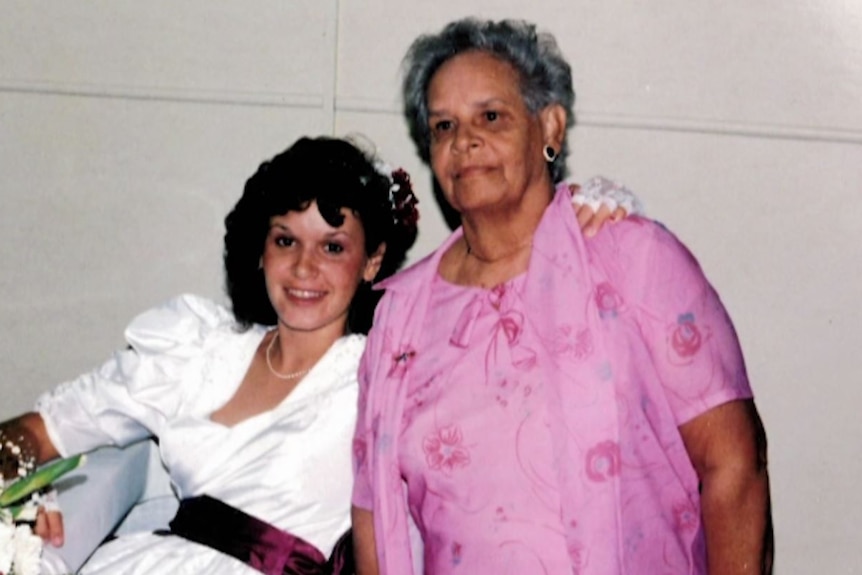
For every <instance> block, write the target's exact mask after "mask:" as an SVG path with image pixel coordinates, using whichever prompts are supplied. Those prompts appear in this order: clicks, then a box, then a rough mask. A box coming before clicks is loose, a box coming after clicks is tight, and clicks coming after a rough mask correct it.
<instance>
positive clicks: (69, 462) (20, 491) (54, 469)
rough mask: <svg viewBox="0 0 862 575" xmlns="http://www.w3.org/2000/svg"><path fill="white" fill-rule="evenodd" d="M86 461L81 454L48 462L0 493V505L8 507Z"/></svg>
mask: <svg viewBox="0 0 862 575" xmlns="http://www.w3.org/2000/svg"><path fill="white" fill-rule="evenodd" d="M85 461H86V457H85V456H84V455H83V454H80V455H75V456H74V457H69V458H66V459H61V460H60V461H55V462H53V463H49V464H48V465H46V466H44V467H42V468H40V469H39V470H38V471H36V472H35V473H31V474H30V475H28V476H27V477H22V478H21V479H18V480H17V481H15V482H14V483H12V484H11V485H9V486H8V487H7V488H6V489H4V490H3V492H2V493H0V507H8V506H10V505H11V504H13V503H15V502H16V501H19V500H21V499H23V498H24V497H27V496H28V495H30V494H31V493H33V492H35V491H39V490H40V489H42V488H43V487H46V486H48V485H50V484H51V483H53V482H54V481H55V480H56V479H57V478H59V477H61V476H63V475H65V474H67V473H69V472H70V471H72V470H73V469H77V468H78V467H80V466H81V465H83V464H84V462H85Z"/></svg>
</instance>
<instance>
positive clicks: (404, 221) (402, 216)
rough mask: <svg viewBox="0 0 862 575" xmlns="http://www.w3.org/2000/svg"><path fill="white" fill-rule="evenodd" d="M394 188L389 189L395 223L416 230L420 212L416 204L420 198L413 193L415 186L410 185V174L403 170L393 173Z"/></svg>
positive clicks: (399, 169)
mask: <svg viewBox="0 0 862 575" xmlns="http://www.w3.org/2000/svg"><path fill="white" fill-rule="evenodd" d="M391 179H392V186H391V187H390V188H389V201H390V202H392V210H393V212H394V215H395V222H396V223H400V224H401V225H403V226H405V227H410V228H415V227H416V224H417V222H418V221H419V210H417V209H416V204H418V203H419V198H417V197H416V194H414V193H413V185H412V184H411V183H410V174H408V173H407V172H406V171H404V169H403V168H398V169H397V170H395V171H393V172H392V178H391Z"/></svg>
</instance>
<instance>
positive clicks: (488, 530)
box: [353, 20, 771, 575]
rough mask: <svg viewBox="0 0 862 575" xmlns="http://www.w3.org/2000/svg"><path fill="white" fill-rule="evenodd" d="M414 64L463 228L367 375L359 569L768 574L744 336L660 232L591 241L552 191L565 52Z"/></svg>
mask: <svg viewBox="0 0 862 575" xmlns="http://www.w3.org/2000/svg"><path fill="white" fill-rule="evenodd" d="M406 65H407V66H406V69H407V71H406V79H405V81H404V97H405V108H406V115H407V119H408V123H409V125H410V131H411V134H412V137H413V139H414V142H415V143H416V145H417V147H418V149H419V152H420V154H421V156H422V157H423V158H424V159H425V160H426V161H427V162H429V163H430V165H431V168H432V170H433V172H434V175H435V177H436V179H437V181H438V182H439V184H440V186H441V187H442V189H443V192H444V194H445V197H446V199H447V200H448V201H449V202H450V203H451V204H452V206H454V207H455V208H456V209H457V210H458V211H459V212H460V216H461V223H462V227H461V228H460V229H459V230H457V231H456V232H455V233H454V234H453V235H452V236H451V237H450V238H449V239H448V240H447V241H446V242H445V243H444V244H443V245H442V246H441V247H440V248H439V249H438V250H437V251H436V252H435V253H433V254H432V255H430V256H429V257H427V258H426V259H425V260H423V261H421V262H419V263H418V264H417V265H415V266H414V267H412V268H410V269H409V270H407V271H405V272H402V273H401V274H399V275H397V276H395V277H394V278H392V279H390V280H387V281H386V282H385V287H386V295H385V296H384V299H383V300H382V302H381V305H380V306H379V307H378V309H377V312H376V314H377V315H376V318H375V322H374V328H373V330H372V332H371V335H370V336H369V341H368V346H367V348H366V351H365V355H364V357H363V361H362V363H361V365H360V402H359V406H360V407H359V410H360V413H359V419H358V422H357V430H356V436H355V440H354V460H355V468H356V469H355V471H356V484H355V486H354V494H353V504H354V510H353V519H354V538H355V542H356V553H357V560H358V568H359V572H360V573H361V574H363V575H368V574H373V573H377V572H380V573H384V574H387V575H404V574H408V573H411V572H413V571H412V569H413V565H414V564H417V563H418V564H421V565H424V570H425V572H426V573H427V574H430V575H443V574H448V573H456V572H457V573H495V574H496V573H579V574H587V573H592V574H601V575H607V574H611V573H698V574H700V573H707V572H709V573H711V574H716V573H762V572H767V571H768V570H769V569H770V564H771V531H770V525H771V520H770V508H769V488H768V478H767V472H766V459H765V437H764V432H763V428H762V426H761V423H760V420H759V417H758V415H757V411H756V409H755V407H754V403H753V402H752V399H751V391H750V388H749V384H748V380H747V376H746V373H745V367H744V363H743V359H742V354H741V351H740V349H739V345H738V342H737V339H736V336H735V333H734V330H733V326H732V324H731V322H730V320H729V318H728V316H727V314H726V313H725V310H724V308H723V306H722V304H721V302H720V300H719V298H718V296H717V294H716V293H715V291H714V290H713V289H712V287H711V286H710V285H709V283H708V282H707V280H706V279H705V277H704V275H703V273H702V272H701V270H700V268H699V267H698V264H697V262H696V261H695V260H694V258H693V257H692V256H691V255H690V254H689V252H688V251H687V250H686V249H685V247H684V246H682V245H681V244H680V242H679V241H678V240H677V239H676V238H675V237H674V236H673V235H671V234H670V233H669V232H668V231H666V230H665V229H663V228H662V227H660V226H658V225H656V224H654V223H652V222H650V221H646V220H644V219H640V218H630V219H628V220H626V221H623V222H621V223H619V224H617V225H615V226H607V227H605V228H604V229H603V230H602V231H600V232H599V233H598V234H597V235H596V236H595V237H594V238H592V239H590V240H589V241H585V240H584V238H583V234H582V233H581V232H580V231H579V229H578V226H577V223H576V221H575V217H574V216H573V214H572V210H571V209H570V208H569V207H568V203H569V199H568V195H567V194H566V193H565V187H564V186H557V187H556V189H555V183H557V182H559V181H560V180H561V178H562V176H563V173H564V159H565V156H566V132H567V128H568V127H569V126H571V124H572V103H573V99H574V94H573V91H572V86H571V75H570V71H569V67H568V65H567V64H566V62H565V61H564V60H563V58H562V57H561V55H560V54H559V51H558V49H557V48H556V45H555V43H554V41H553V39H552V38H550V37H549V36H546V35H537V33H536V32H535V29H534V27H533V26H531V25H528V24H525V23H519V22H511V21H504V22H480V21H475V20H464V21H459V22H455V23H452V24H450V25H448V26H447V27H445V28H444V29H443V31H442V32H440V33H439V34H436V35H431V36H425V37H421V38H419V39H418V40H417V41H416V42H415V43H414V44H413V46H412V47H411V49H410V51H409V53H408V55H407V58H406ZM411 523H412V524H415V527H416V528H417V529H418V534H419V535H420V536H421V540H422V543H423V544H424V546H423V547H424V549H423V551H422V552H421V555H422V556H421V557H415V558H414V557H411V545H410V543H411V537H410V529H409V527H410V525H411ZM375 549H376V553H375ZM413 553H414V554H415V553H416V550H415V548H414V552H413Z"/></svg>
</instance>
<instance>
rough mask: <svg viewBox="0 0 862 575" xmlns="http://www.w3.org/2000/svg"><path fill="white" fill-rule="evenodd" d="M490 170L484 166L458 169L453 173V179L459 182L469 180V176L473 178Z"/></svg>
mask: <svg viewBox="0 0 862 575" xmlns="http://www.w3.org/2000/svg"><path fill="white" fill-rule="evenodd" d="M488 170H490V168H487V167H485V166H465V167H463V168H458V169H457V170H456V171H455V173H454V179H456V180H461V179H464V178H469V177H470V176H475V175H477V174H484V173H485V172H487V171H488Z"/></svg>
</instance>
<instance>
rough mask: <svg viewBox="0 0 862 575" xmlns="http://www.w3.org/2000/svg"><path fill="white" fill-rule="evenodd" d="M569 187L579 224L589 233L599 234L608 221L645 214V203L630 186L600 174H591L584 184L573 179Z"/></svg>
mask: <svg viewBox="0 0 862 575" xmlns="http://www.w3.org/2000/svg"><path fill="white" fill-rule="evenodd" d="M569 191H570V192H571V193H572V207H573V208H574V209H575V215H576V216H577V218H578V225H579V226H580V227H581V230H582V231H583V232H584V235H585V236H587V237H592V236H594V235H596V233H597V232H598V231H599V230H600V229H602V226H604V225H605V224H606V223H608V222H611V223H614V222H618V221H620V220H622V219H623V218H627V217H629V216H633V215H643V211H644V210H643V205H642V204H641V202H640V200H639V199H638V198H637V196H635V195H634V193H632V191H631V190H629V189H628V188H626V187H625V186H623V185H621V184H619V183H617V182H614V181H611V180H609V179H607V178H603V177H601V176H595V177H593V178H590V179H589V180H587V182H586V183H584V185H583V186H579V185H578V184H572V183H570V184H569Z"/></svg>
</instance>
